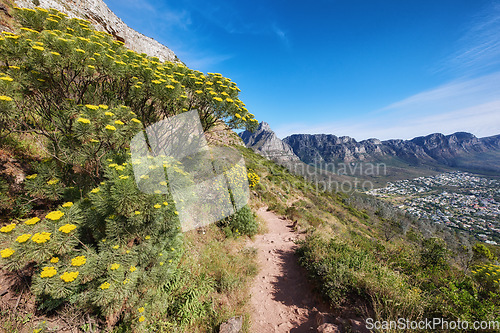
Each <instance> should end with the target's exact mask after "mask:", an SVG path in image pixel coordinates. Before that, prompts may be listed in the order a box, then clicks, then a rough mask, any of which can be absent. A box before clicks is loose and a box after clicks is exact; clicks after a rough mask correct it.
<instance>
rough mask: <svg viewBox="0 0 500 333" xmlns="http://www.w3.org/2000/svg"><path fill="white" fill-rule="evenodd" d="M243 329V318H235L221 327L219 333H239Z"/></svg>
mask: <svg viewBox="0 0 500 333" xmlns="http://www.w3.org/2000/svg"><path fill="white" fill-rule="evenodd" d="M242 327H243V318H242V317H233V318H231V319H229V320H228V321H226V322H225V323H223V324H222V325H220V329H219V333H239V332H241V328H242Z"/></svg>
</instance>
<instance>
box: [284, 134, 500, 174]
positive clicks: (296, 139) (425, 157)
mask: <svg viewBox="0 0 500 333" xmlns="http://www.w3.org/2000/svg"><path fill="white" fill-rule="evenodd" d="M283 141H284V142H285V143H287V144H289V145H290V146H291V147H292V149H293V152H294V153H295V154H296V155H297V156H298V157H299V158H300V159H301V160H302V161H303V162H305V163H309V164H313V163H351V162H356V161H380V160H385V159H388V158H394V157H395V158H398V159H400V160H403V161H405V162H408V163H410V164H413V165H419V164H437V165H446V166H450V167H455V166H464V165H466V164H467V163H468V162H472V160H473V159H474V158H475V157H477V156H483V155H488V156H489V157H491V154H499V153H500V135H497V136H492V137H487V138H477V137H475V136H474V135H473V134H470V133H464V132H457V133H454V134H451V135H443V134H440V133H435V134H431V135H428V136H422V137H417V138H414V139H412V140H387V141H380V140H377V139H368V140H363V141H360V142H358V141H356V140H354V139H353V138H350V137H337V136H335V135H325V134H315V135H310V134H294V135H291V136H288V137H286V138H285V139H284V140H283ZM495 156H496V155H495ZM477 162H478V161H477V160H476V161H474V165H475V166H480V163H477ZM488 168H489V166H488ZM490 169H491V168H490ZM492 170H493V169H492ZM494 170H497V169H494Z"/></svg>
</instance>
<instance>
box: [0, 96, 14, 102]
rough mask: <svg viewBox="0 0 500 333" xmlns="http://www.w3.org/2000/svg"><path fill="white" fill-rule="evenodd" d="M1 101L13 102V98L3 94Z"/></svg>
mask: <svg viewBox="0 0 500 333" xmlns="http://www.w3.org/2000/svg"><path fill="white" fill-rule="evenodd" d="M0 101H5V102H11V101H12V98H11V97H9V96H3V95H1V96H0Z"/></svg>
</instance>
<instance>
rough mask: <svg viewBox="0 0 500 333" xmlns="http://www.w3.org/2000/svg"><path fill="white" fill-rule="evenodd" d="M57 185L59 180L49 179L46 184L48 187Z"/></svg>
mask: <svg viewBox="0 0 500 333" xmlns="http://www.w3.org/2000/svg"><path fill="white" fill-rule="evenodd" d="M57 183H59V179H57V178H54V179H51V180H49V181H48V182H47V184H49V185H56V184H57Z"/></svg>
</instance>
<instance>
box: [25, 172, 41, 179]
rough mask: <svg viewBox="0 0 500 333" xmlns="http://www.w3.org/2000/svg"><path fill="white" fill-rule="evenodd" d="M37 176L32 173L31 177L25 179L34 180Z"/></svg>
mask: <svg viewBox="0 0 500 333" xmlns="http://www.w3.org/2000/svg"><path fill="white" fill-rule="evenodd" d="M37 176H38V174H36V173H34V174H32V175H29V176H26V179H35V178H36V177H37Z"/></svg>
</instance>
